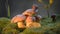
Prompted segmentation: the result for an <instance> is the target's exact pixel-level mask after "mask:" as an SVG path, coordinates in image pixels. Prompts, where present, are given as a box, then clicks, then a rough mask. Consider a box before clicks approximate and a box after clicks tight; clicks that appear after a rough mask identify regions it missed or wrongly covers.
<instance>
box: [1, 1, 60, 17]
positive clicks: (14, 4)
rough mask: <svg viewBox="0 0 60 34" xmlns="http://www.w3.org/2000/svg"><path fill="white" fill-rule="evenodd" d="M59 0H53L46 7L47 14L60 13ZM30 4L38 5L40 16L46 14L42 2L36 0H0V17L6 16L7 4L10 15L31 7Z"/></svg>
mask: <svg viewBox="0 0 60 34" xmlns="http://www.w3.org/2000/svg"><path fill="white" fill-rule="evenodd" d="M46 1H47V0H46ZM59 1H60V0H54V3H53V4H52V6H51V7H50V8H49V9H48V11H49V15H51V14H52V13H56V14H57V15H60V2H59ZM32 4H37V5H38V6H39V12H38V14H40V15H41V16H43V17H45V16H47V15H48V14H47V10H46V9H45V8H44V6H45V4H44V3H38V2H37V0H0V17H8V5H9V7H10V17H13V16H15V15H17V14H21V13H22V12H23V11H24V10H26V9H29V8H31V6H32Z"/></svg>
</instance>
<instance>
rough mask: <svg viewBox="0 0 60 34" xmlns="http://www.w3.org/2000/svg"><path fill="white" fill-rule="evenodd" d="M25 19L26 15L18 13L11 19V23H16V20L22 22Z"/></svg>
mask: <svg viewBox="0 0 60 34" xmlns="http://www.w3.org/2000/svg"><path fill="white" fill-rule="evenodd" d="M25 19H26V16H24V15H22V14H20V15H16V16H14V17H13V18H12V19H11V23H17V22H20V21H21V22H23V21H24V20H25Z"/></svg>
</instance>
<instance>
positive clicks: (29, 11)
mask: <svg viewBox="0 0 60 34" xmlns="http://www.w3.org/2000/svg"><path fill="white" fill-rule="evenodd" d="M22 14H23V15H28V16H32V15H34V14H36V13H35V11H34V10H33V9H27V10H26V11H24V12H23V13H22Z"/></svg>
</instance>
